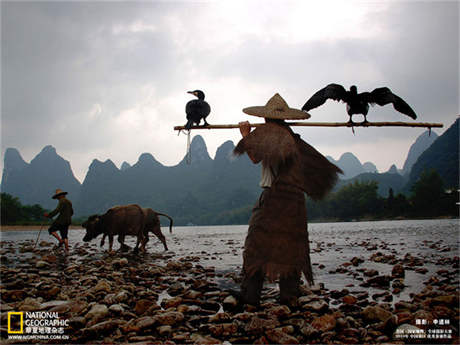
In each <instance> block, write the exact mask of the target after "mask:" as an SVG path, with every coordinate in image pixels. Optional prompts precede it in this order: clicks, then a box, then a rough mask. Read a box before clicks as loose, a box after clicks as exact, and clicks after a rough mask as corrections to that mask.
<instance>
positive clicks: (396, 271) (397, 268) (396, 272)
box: [391, 264, 405, 278]
mask: <svg viewBox="0 0 460 345" xmlns="http://www.w3.org/2000/svg"><path fill="white" fill-rule="evenodd" d="M391 276H392V277H393V278H404V276H405V271H404V267H403V265H401V264H396V265H394V266H393V269H392V270H391Z"/></svg>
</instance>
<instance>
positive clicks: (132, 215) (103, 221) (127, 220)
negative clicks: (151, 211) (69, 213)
mask: <svg viewBox="0 0 460 345" xmlns="http://www.w3.org/2000/svg"><path fill="white" fill-rule="evenodd" d="M145 219H146V217H145V214H144V211H143V209H142V208H141V207H140V206H139V205H135V204H134V205H126V206H115V207H112V208H111V209H109V210H108V211H107V212H106V213H105V214H103V215H102V216H99V215H93V216H90V217H89V218H88V220H86V221H85V222H84V223H83V224H82V226H83V227H84V228H86V234H85V237H84V238H83V241H85V242H89V241H91V240H92V239H94V238H96V237H97V236H99V235H100V234H104V236H103V238H102V241H101V245H103V244H104V239H105V236H109V251H112V246H113V236H115V235H118V242H120V245H121V249H122V250H124V249H126V248H127V247H128V246H126V245H125V244H124V241H125V236H126V235H133V236H137V243H136V247H135V248H134V250H135V251H137V250H138V247H139V244H140V243H141V242H144V227H145Z"/></svg>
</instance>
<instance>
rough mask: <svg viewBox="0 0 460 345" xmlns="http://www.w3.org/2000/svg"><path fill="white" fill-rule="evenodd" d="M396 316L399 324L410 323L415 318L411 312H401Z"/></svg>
mask: <svg viewBox="0 0 460 345" xmlns="http://www.w3.org/2000/svg"><path fill="white" fill-rule="evenodd" d="M396 316H397V323H398V324H404V323H410V322H411V321H412V319H413V317H414V315H413V314H412V313H411V312H409V311H402V312H399V313H397V314H396Z"/></svg>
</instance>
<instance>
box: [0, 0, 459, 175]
mask: <svg viewBox="0 0 460 345" xmlns="http://www.w3.org/2000/svg"><path fill="white" fill-rule="evenodd" d="M1 35H2V37H1V83H2V84H1V97H2V99H1V101H2V103H1V113H2V119H1V129H2V133H1V134H2V136H1V146H2V147H1V149H2V160H1V161H2V162H1V166H0V168H2V169H3V155H4V152H5V150H6V148H8V147H14V148H17V149H18V150H19V151H20V152H21V154H22V156H23V158H24V159H25V160H26V161H27V162H29V161H30V160H31V159H32V158H33V157H35V155H36V154H38V153H39V152H40V151H41V149H42V148H43V147H44V146H46V145H53V146H54V147H55V148H56V149H57V152H58V154H60V155H61V156H62V157H64V158H65V159H67V160H69V161H70V163H71V165H72V168H73V171H74V173H75V175H76V177H77V178H78V179H79V180H80V181H81V182H82V181H83V179H84V177H85V175H86V172H87V169H88V166H89V165H90V163H91V161H92V160H93V159H95V158H97V159H99V160H101V161H105V160H106V159H108V158H110V159H112V160H113V161H114V163H115V164H116V165H117V166H120V165H121V163H122V162H123V161H127V162H128V163H130V164H134V163H135V162H136V161H137V159H138V157H139V156H140V154H142V153H144V152H149V153H151V154H153V156H154V157H155V158H156V159H157V160H158V161H160V162H161V163H163V164H164V165H168V166H170V165H175V164H177V163H178V162H179V161H180V160H181V159H182V158H183V156H184V155H185V150H186V136H185V135H180V136H178V135H177V132H174V131H173V127H174V126H175V125H182V124H185V122H186V120H185V111H184V107H185V104H186V102H187V101H188V100H190V99H191V97H190V96H191V95H189V94H187V93H186V91H188V90H194V89H201V90H203V91H204V92H205V93H206V99H207V101H208V102H209V103H210V105H211V108H212V112H211V115H210V116H209V117H208V121H209V122H210V123H213V124H220V123H237V122H238V121H242V120H250V121H254V122H259V121H260V120H259V119H258V118H250V117H249V116H247V115H245V114H244V113H242V111H241V109H242V108H244V107H247V106H252V105H263V104H265V103H266V101H267V100H268V99H269V98H270V97H271V96H272V95H273V94H274V93H276V92H279V93H280V94H281V96H283V97H284V99H285V100H286V101H287V102H288V104H289V105H290V106H291V107H296V108H300V107H301V106H302V105H303V104H304V103H305V101H306V100H307V99H308V98H309V97H310V96H311V95H312V94H313V93H314V92H315V91H317V90H318V89H320V88H322V87H324V86H326V85H327V84H329V83H331V82H334V83H339V84H343V85H344V86H346V87H347V88H348V87H349V86H350V85H352V84H356V85H357V86H358V90H361V91H370V90H372V89H374V88H376V87H381V86H388V87H390V88H391V90H392V91H393V92H394V93H396V94H398V95H399V96H401V97H402V98H404V99H405V100H406V101H407V102H408V103H409V104H410V105H411V106H412V107H413V109H414V110H415V112H416V113H417V114H418V116H419V118H418V120H420V121H422V122H442V123H444V128H443V129H441V130H436V132H437V133H438V134H441V133H443V131H445V130H446V129H447V128H448V127H449V126H450V125H451V124H452V123H453V122H454V120H455V118H456V117H457V115H458V113H459V100H458V98H459V4H458V2H457V1H450V2H440V1H436V2H434V1H433V2H429V1H424V2H415V1H372V2H363V1H355V2H352V1H346V0H344V1H260V2H259V1H236V0H231V1H151V2H106V1H104V2H102V1H99V2H86V1H85V2H78V1H73V2H65V1H52V2H6V1H2V2H1ZM310 113H311V115H312V117H311V119H310V121H315V122H321V121H334V122H335V121H347V120H348V116H347V115H346V112H345V107H344V105H343V104H341V103H338V102H334V101H328V102H327V103H326V104H325V105H323V106H322V107H320V108H317V109H314V110H312V111H311V112H310ZM368 118H369V120H370V121H401V120H404V121H406V120H408V121H412V119H410V118H407V117H405V116H404V115H402V114H400V113H398V112H396V111H395V110H394V109H393V108H392V107H391V105H387V106H385V107H378V106H376V107H374V108H372V109H371V110H370V113H369V115H368ZM356 120H361V119H359V118H356ZM295 131H296V132H298V133H300V134H301V135H302V138H304V139H305V140H306V141H308V142H309V143H310V144H312V145H314V146H315V147H316V148H317V149H318V150H319V151H320V152H322V153H323V154H325V155H331V156H332V157H333V158H335V159H338V158H339V157H340V155H341V154H343V153H344V152H347V151H350V152H353V153H354V154H355V155H356V156H357V157H358V158H359V159H360V160H361V162H366V161H372V162H373V163H375V164H376V165H377V168H378V169H379V170H380V171H386V170H388V169H389V168H390V166H391V164H393V163H395V164H396V165H397V166H398V168H402V165H403V163H404V160H405V158H406V155H407V152H408V150H409V147H410V145H411V144H412V143H413V142H414V141H415V139H416V138H417V136H419V135H420V134H421V133H423V131H424V130H423V129H421V128H367V129H364V128H357V129H356V135H353V134H352V133H351V130H350V129H348V128H315V127H313V128H302V129H300V128H299V127H296V128H295ZM192 134H201V135H202V136H203V137H204V139H205V141H206V143H207V145H208V150H209V153H210V155H211V157H214V154H215V151H216V149H217V147H218V146H220V145H221V144H222V143H223V142H225V141H226V140H232V141H234V142H235V143H236V141H237V140H239V131H238V130H214V131H209V130H206V131H203V130H200V131H195V132H193V133H192Z"/></svg>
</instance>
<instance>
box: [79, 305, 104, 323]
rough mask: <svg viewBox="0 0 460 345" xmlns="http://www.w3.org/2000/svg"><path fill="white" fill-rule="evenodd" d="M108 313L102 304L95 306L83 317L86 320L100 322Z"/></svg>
mask: <svg viewBox="0 0 460 345" xmlns="http://www.w3.org/2000/svg"><path fill="white" fill-rule="evenodd" d="M108 313H109V309H108V308H107V307H106V306H105V305H104V304H95V305H93V307H92V308H91V309H90V311H89V312H88V313H86V315H85V317H86V318H87V319H88V320H90V319H93V320H101V319H103V318H104V317H106V316H107V314H108Z"/></svg>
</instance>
